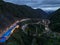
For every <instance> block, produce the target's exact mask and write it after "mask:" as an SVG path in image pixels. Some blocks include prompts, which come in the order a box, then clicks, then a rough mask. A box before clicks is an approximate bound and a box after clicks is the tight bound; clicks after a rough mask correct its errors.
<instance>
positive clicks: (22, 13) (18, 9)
mask: <svg viewBox="0 0 60 45" xmlns="http://www.w3.org/2000/svg"><path fill="white" fill-rule="evenodd" d="M0 7H1V8H2V10H3V12H4V13H6V12H7V13H10V14H12V15H13V16H15V17H19V18H43V15H46V13H45V12H44V11H43V10H41V9H38V10H36V9H32V8H31V7H29V6H26V5H16V4H12V3H8V2H3V3H2V4H1V6H0ZM44 18H45V16H44Z"/></svg>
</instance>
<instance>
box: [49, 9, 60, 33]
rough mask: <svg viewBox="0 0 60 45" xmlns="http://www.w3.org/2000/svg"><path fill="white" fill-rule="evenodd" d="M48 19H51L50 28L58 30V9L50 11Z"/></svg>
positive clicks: (59, 10) (59, 14)
mask: <svg viewBox="0 0 60 45" xmlns="http://www.w3.org/2000/svg"><path fill="white" fill-rule="evenodd" d="M50 21H51V24H50V28H51V29H52V30H53V31H56V32H60V9H58V10H57V11H55V12H54V13H52V15H51V17H50Z"/></svg>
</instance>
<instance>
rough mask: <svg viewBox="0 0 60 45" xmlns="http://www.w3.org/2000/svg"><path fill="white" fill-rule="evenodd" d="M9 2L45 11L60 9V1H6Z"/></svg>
mask: <svg viewBox="0 0 60 45" xmlns="http://www.w3.org/2000/svg"><path fill="white" fill-rule="evenodd" d="M4 1H7V2H11V3H15V4H19V5H28V6H31V7H32V8H42V9H44V10H47V9H48V10H50V9H53V10H55V9H58V8H60V0H4Z"/></svg>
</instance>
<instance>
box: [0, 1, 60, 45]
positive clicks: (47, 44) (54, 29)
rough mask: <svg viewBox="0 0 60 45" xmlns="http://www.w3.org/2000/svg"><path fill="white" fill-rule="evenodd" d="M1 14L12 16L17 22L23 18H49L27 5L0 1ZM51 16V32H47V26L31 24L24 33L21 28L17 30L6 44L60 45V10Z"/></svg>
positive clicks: (41, 11) (39, 10) (42, 12)
mask: <svg viewBox="0 0 60 45" xmlns="http://www.w3.org/2000/svg"><path fill="white" fill-rule="evenodd" d="M0 14H3V15H9V16H12V17H14V18H15V19H16V20H17V19H22V18H40V19H43V18H45V19H46V18H47V14H46V13H45V12H44V11H43V10H41V9H32V8H31V7H29V6H26V5H16V4H12V3H8V2H3V1H2V2H1V1H0ZM50 15H51V16H50V17H49V20H50V21H51V23H50V25H49V28H50V31H48V32H46V31H45V26H44V25H42V24H33V25H32V24H29V25H28V27H26V29H25V31H23V30H22V29H21V27H20V28H19V29H16V30H15V31H14V33H13V34H12V35H11V37H10V38H9V39H8V40H7V41H6V42H5V44H6V45H60V34H59V33H58V32H60V31H59V30H60V9H59V10H57V11H56V12H54V13H52V14H50ZM23 23H26V22H23ZM36 30H37V32H36ZM43 32H45V33H43Z"/></svg>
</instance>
